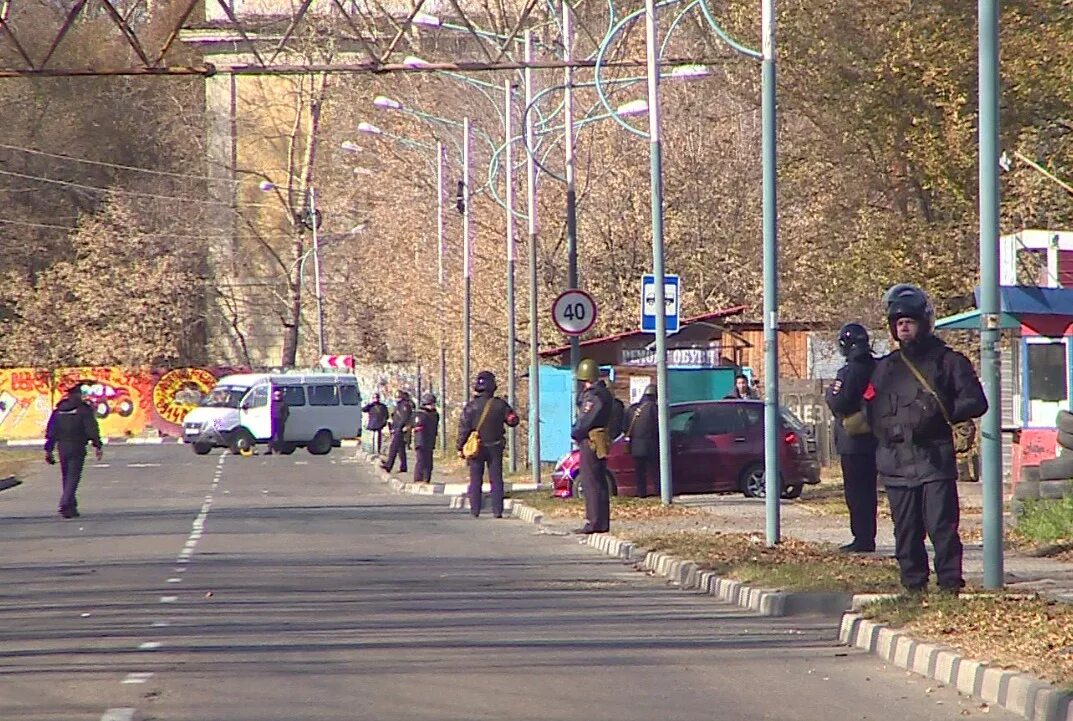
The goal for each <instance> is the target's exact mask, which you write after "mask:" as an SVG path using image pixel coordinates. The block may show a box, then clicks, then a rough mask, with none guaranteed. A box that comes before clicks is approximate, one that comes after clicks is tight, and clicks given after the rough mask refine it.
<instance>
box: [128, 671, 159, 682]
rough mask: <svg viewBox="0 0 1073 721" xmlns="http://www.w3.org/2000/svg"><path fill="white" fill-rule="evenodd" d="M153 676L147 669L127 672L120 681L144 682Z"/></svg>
mask: <svg viewBox="0 0 1073 721" xmlns="http://www.w3.org/2000/svg"><path fill="white" fill-rule="evenodd" d="M152 677H153V674H151V673H149V672H148V671H141V672H136V673H128V674H127V675H126V676H125V677H124V678H123V680H122V681H120V683H145V682H146V681H148V680H149V679H151V678H152Z"/></svg>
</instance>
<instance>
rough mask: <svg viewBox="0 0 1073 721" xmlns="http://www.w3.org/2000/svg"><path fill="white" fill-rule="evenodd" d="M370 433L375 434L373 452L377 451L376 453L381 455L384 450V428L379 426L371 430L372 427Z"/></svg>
mask: <svg viewBox="0 0 1073 721" xmlns="http://www.w3.org/2000/svg"><path fill="white" fill-rule="evenodd" d="M370 433H372V434H373V439H372V448H373V453H375V454H376V455H378V456H379V455H380V453H381V452H382V449H383V444H384V430H383V429H382V428H377V429H376V430H371V429H370Z"/></svg>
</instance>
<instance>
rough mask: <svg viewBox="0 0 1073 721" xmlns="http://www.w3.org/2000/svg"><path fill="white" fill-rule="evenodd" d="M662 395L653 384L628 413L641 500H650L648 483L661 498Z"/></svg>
mask: <svg viewBox="0 0 1073 721" xmlns="http://www.w3.org/2000/svg"><path fill="white" fill-rule="evenodd" d="M657 395H658V392H657V390H656V385H655V384H654V383H649V384H648V386H647V387H646V388H645V392H644V393H643V394H642V395H641V400H640V401H638V402H637V403H634V404H633V405H632V406H630V408H629V410H627V411H626V431H625V432H626V443H627V444H628V446H629V449H630V456H631V457H632V458H633V477H634V478H635V479H636V481H637V497H638V498H647V497H648V496H649V495H651V494H649V492H648V479H649V478H651V479H652V480H653V482H654V484H655V489H654V491H653V493H655V494H656V495H659V484H660V478H659V406H658V404H657V402H656V398H657Z"/></svg>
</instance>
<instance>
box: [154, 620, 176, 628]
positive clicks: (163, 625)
mask: <svg viewBox="0 0 1073 721" xmlns="http://www.w3.org/2000/svg"><path fill="white" fill-rule="evenodd" d="M149 625H150V626H152V627H153V628H166V627H168V626H170V625H171V621H153V622H152V623H151V624H149Z"/></svg>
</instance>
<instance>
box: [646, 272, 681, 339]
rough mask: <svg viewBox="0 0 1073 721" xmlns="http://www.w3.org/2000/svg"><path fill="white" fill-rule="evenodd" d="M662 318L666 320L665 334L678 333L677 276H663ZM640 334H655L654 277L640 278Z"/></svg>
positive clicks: (678, 283) (678, 284)
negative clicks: (664, 317)
mask: <svg viewBox="0 0 1073 721" xmlns="http://www.w3.org/2000/svg"><path fill="white" fill-rule="evenodd" d="M663 280H664V283H663V288H664V290H663V301H664V313H663V314H664V316H666V318H667V332H668V333H677V332H678V298H679V295H678V290H679V286H680V282H679V279H678V276H677V275H664V276H663ZM641 332H642V333H655V332H656V276H654V275H642V276H641Z"/></svg>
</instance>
